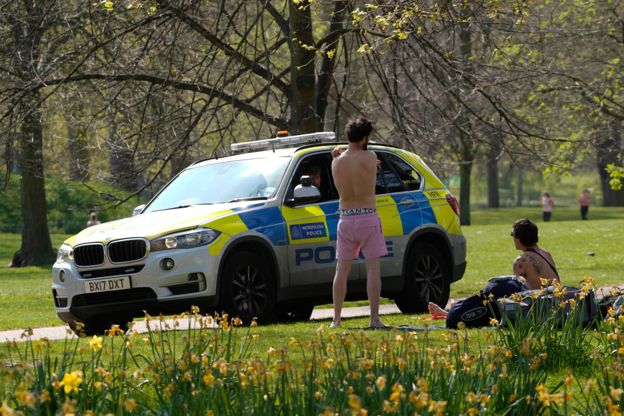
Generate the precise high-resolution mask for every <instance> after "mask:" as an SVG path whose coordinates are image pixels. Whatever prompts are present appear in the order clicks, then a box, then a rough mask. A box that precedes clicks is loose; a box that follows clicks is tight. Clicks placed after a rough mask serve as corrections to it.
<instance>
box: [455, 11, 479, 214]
mask: <svg viewBox="0 0 624 416" xmlns="http://www.w3.org/2000/svg"><path fill="white" fill-rule="evenodd" d="M460 7H461V11H460V14H461V16H462V17H463V18H465V19H466V21H467V20H468V16H469V14H470V11H469V9H468V7H469V5H468V4H464V5H462V6H460ZM459 53H460V56H461V65H462V67H463V71H462V73H461V78H460V82H459V85H460V90H459V95H460V96H466V95H467V94H468V92H469V90H470V89H471V88H472V87H471V86H470V84H469V82H467V81H468V80H467V77H469V76H471V74H472V72H473V70H474V68H473V67H472V63H471V60H472V33H471V31H470V24H468V23H462V24H460V29H459ZM456 123H457V125H458V130H459V139H460V146H461V149H460V154H461V160H460V169H459V172H460V181H461V183H460V187H459V204H460V210H461V212H460V216H459V219H460V223H461V224H462V225H470V173H471V172H472V164H473V162H474V157H475V148H474V146H475V145H474V140H473V137H472V134H473V132H472V129H471V128H470V120H469V118H468V115H467V114H466V109H463V108H462V110H461V112H460V114H459V115H458V117H457V122H456Z"/></svg>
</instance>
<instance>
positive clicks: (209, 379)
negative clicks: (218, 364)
mask: <svg viewBox="0 0 624 416" xmlns="http://www.w3.org/2000/svg"><path fill="white" fill-rule="evenodd" d="M203 380H204V384H205V385H207V386H208V387H214V385H215V378H214V376H213V375H212V373H206V375H204V377H203Z"/></svg>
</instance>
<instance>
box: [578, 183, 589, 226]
mask: <svg viewBox="0 0 624 416" xmlns="http://www.w3.org/2000/svg"><path fill="white" fill-rule="evenodd" d="M590 204H591V194H590V192H589V189H587V188H585V189H583V193H582V194H581V196H580V197H579V205H580V206H581V219H582V220H586V219H587V214H588V213H589V205H590Z"/></svg>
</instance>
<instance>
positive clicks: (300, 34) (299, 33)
mask: <svg viewBox="0 0 624 416" xmlns="http://www.w3.org/2000/svg"><path fill="white" fill-rule="evenodd" d="M288 5H289V6H288V8H289V13H290V19H289V21H290V34H291V39H290V40H289V46H290V58H291V59H290V62H291V66H290V90H291V101H290V103H291V104H290V105H291V111H290V112H291V115H290V116H291V121H290V129H291V131H292V133H313V132H315V131H319V130H320V129H321V118H320V116H319V114H317V111H316V106H315V104H316V100H315V94H316V75H315V73H314V63H315V62H316V60H315V51H314V50H313V48H312V46H313V45H314V37H313V36H312V16H311V14H310V7H311V6H310V3H309V1H308V0H303V1H300V2H294V1H290V2H288Z"/></svg>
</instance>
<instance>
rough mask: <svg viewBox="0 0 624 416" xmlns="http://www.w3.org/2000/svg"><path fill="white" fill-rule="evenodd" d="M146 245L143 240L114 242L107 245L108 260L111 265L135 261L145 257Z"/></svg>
mask: <svg viewBox="0 0 624 416" xmlns="http://www.w3.org/2000/svg"><path fill="white" fill-rule="evenodd" d="M145 253H147V244H145V240H122V241H114V242H112V243H110V244H109V245H108V258H110V261H111V262H113V263H123V262H128V261H136V260H140V259H142V258H143V257H145Z"/></svg>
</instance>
